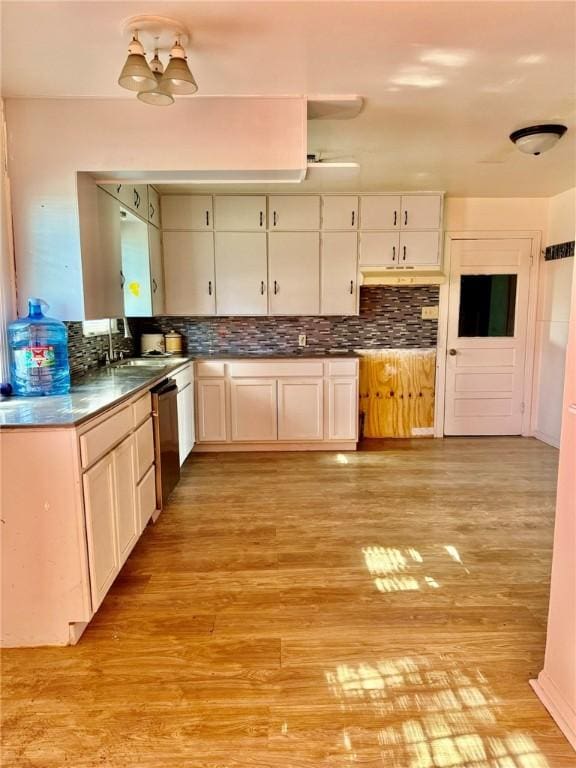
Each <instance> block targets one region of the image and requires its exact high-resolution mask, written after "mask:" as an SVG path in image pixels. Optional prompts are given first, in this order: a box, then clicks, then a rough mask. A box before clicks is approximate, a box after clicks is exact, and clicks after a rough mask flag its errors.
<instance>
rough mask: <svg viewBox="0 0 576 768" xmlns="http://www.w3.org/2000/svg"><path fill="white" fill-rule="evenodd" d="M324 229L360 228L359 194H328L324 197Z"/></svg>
mask: <svg viewBox="0 0 576 768" xmlns="http://www.w3.org/2000/svg"><path fill="white" fill-rule="evenodd" d="M322 229H334V230H347V229H354V230H355V229H358V197H357V195H326V196H325V197H323V198H322Z"/></svg>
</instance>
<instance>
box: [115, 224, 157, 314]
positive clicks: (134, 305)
mask: <svg viewBox="0 0 576 768" xmlns="http://www.w3.org/2000/svg"><path fill="white" fill-rule="evenodd" d="M122 214H123V216H122V220H121V224H120V241H121V244H122V275H123V277H124V280H123V282H124V315H126V316H127V317H150V316H151V315H152V281H151V279H150V251H149V241H148V227H149V224H147V223H146V222H145V221H142V220H141V219H139V218H138V217H137V216H134V214H133V213H130V212H129V211H126V210H123V211H122Z"/></svg>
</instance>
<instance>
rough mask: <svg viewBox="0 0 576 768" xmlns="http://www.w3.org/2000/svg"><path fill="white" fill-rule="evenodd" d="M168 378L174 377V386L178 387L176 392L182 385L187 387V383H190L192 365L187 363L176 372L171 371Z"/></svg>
mask: <svg viewBox="0 0 576 768" xmlns="http://www.w3.org/2000/svg"><path fill="white" fill-rule="evenodd" d="M170 378H171V379H174V381H175V382H176V386H177V387H178V392H180V391H181V390H182V389H184V387H187V386H188V384H192V378H193V377H192V366H191V365H187V366H186V368H184V370H182V371H178V373H172V374H171V375H170Z"/></svg>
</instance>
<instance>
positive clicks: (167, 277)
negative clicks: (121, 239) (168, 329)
mask: <svg viewBox="0 0 576 768" xmlns="http://www.w3.org/2000/svg"><path fill="white" fill-rule="evenodd" d="M162 243H163V250H164V292H165V301H166V314H168V315H214V314H216V288H215V279H214V235H213V233H212V232H164V234H163V238H162Z"/></svg>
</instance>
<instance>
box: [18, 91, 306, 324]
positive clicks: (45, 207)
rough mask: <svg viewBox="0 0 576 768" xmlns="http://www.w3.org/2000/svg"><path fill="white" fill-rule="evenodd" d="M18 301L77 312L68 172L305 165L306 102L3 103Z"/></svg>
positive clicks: (72, 190)
mask: <svg viewBox="0 0 576 768" xmlns="http://www.w3.org/2000/svg"><path fill="white" fill-rule="evenodd" d="M6 117H7V124H8V162H9V172H10V177H11V182H12V200H13V218H14V242H15V254H16V271H17V288H18V305H19V309H20V311H23V310H24V309H25V302H26V299H27V297H28V296H41V297H42V298H45V299H46V301H48V303H49V304H50V305H51V309H50V312H51V314H53V315H55V316H56V317H59V318H60V319H62V320H81V319H83V317H84V300H83V298H84V297H83V286H82V269H81V259H80V237H79V224H78V205H77V193H76V172H77V171H88V172H105V171H126V172H130V171H132V172H135V173H136V174H138V173H139V172H150V173H153V172H155V171H156V172H165V173H166V174H169V173H171V172H178V171H180V172H182V171H189V172H198V171H223V172H266V171H279V170H286V171H296V170H298V169H304V168H305V167H306V101H305V99H301V98H194V99H182V100H179V101H178V102H177V103H176V104H174V105H173V106H171V107H170V108H168V109H158V108H154V107H150V106H148V105H145V104H142V103H141V102H139V101H138V100H137V99H133V100H125V99H108V100H92V99H90V100H89V99H85V100H74V99H68V100H52V99H16V100H8V101H7V102H6Z"/></svg>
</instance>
